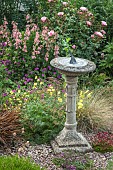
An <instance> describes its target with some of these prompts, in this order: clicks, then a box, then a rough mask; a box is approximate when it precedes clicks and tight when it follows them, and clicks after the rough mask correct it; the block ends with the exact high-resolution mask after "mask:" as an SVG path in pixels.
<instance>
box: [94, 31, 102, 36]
mask: <svg viewBox="0 0 113 170" xmlns="http://www.w3.org/2000/svg"><path fill="white" fill-rule="evenodd" d="M94 34H95V35H97V36H98V37H100V38H103V35H102V33H101V32H98V31H96V32H95V33H94Z"/></svg>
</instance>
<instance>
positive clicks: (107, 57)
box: [100, 42, 113, 77]
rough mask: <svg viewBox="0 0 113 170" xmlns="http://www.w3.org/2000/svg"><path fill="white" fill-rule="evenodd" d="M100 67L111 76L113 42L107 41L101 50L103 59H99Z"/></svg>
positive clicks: (112, 73) (112, 75)
mask: <svg viewBox="0 0 113 170" xmlns="http://www.w3.org/2000/svg"><path fill="white" fill-rule="evenodd" d="M100 67H101V69H102V71H103V72H106V74H107V75H108V76H111V77H113V72H112V71H111V70H113V42H111V43H108V45H106V46H105V49H104V50H103V60H101V63H100Z"/></svg>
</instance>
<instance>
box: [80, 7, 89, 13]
mask: <svg viewBox="0 0 113 170" xmlns="http://www.w3.org/2000/svg"><path fill="white" fill-rule="evenodd" d="M80 10H81V11H83V12H86V11H88V9H87V8H86V7H80Z"/></svg>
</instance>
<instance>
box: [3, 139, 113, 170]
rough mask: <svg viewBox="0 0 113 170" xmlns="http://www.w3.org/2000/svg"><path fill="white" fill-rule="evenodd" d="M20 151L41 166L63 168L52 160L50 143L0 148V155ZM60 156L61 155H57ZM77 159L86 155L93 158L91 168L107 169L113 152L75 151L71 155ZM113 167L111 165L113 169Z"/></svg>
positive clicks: (112, 158)
mask: <svg viewBox="0 0 113 170" xmlns="http://www.w3.org/2000/svg"><path fill="white" fill-rule="evenodd" d="M15 153H18V154H19V155H21V156H29V157H30V158H31V159H32V160H33V161H35V162H36V163H37V164H39V165H40V166H41V167H46V169H47V170H63V169H62V168H58V167H56V166H55V165H54V164H53V162H52V160H53V158H55V157H56V155H55V154H54V152H53V150H52V148H51V146H50V145H35V146H31V145H30V144H29V142H26V143H21V144H19V145H18V147H14V148H11V149H6V150H3V149H2V148H1V149H0V156H2V155H8V154H11V155H14V154H15ZM57 156H59V155H57ZM71 157H74V158H75V159H76V160H84V158H85V157H87V158H89V159H90V160H93V162H94V167H95V168H94V169H89V170H97V169H99V168H101V169H102V170H107V169H106V165H107V161H108V160H112V161H113V152H110V153H104V154H101V153H97V152H95V151H93V152H89V153H84V154H83V153H80V154H78V153H74V154H72V155H71ZM112 169H113V168H112V167H111V170H112Z"/></svg>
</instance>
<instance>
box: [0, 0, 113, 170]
mask: <svg viewBox="0 0 113 170" xmlns="http://www.w3.org/2000/svg"><path fill="white" fill-rule="evenodd" d="M112 11H113V1H112V0H97V1H95V0H65V1H63V0H19V1H16V0H4V1H1V2H0V16H1V20H0V170H46V169H47V170H55V169H56V170H63V169H64V170H112V169H113V24H112V23H113V12H112ZM70 54H72V55H73V56H74V57H75V58H82V59H87V60H90V61H92V62H94V63H95V64H96V69H95V70H94V71H93V72H91V73H87V74H85V75H81V76H79V79H78V87H77V101H76V117H77V131H78V132H80V133H82V134H83V135H84V136H85V138H86V139H87V141H88V142H89V143H90V145H91V146H92V148H93V151H91V152H86V153H82V152H77V151H73V150H71V151H63V152H61V153H57V154H55V153H54V151H53V149H52V147H51V141H52V140H53V139H55V137H56V136H57V135H58V134H59V132H60V131H61V130H62V129H63V127H64V124H65V119H66V111H65V110H66V109H65V108H66V96H67V93H66V77H65V75H64V74H61V73H60V72H59V71H58V69H56V68H54V67H52V66H51V64H50V61H51V60H52V59H54V58H58V57H67V58H69V57H70Z"/></svg>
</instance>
